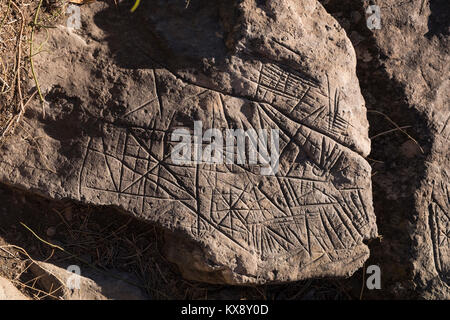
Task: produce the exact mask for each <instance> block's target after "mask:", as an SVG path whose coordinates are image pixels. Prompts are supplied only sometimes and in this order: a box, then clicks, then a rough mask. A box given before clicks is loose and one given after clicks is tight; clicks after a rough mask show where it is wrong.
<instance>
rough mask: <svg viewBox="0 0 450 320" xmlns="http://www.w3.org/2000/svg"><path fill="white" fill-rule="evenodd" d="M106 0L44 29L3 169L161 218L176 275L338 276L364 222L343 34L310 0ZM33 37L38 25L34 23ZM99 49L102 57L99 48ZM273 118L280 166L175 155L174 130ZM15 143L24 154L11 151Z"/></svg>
mask: <svg viewBox="0 0 450 320" xmlns="http://www.w3.org/2000/svg"><path fill="white" fill-rule="evenodd" d="M125 12H126V11H125V9H124V8H121V7H120V6H119V10H116V8H110V7H108V6H105V5H104V4H103V3H97V4H93V5H92V6H90V7H89V9H86V10H83V17H82V18H83V21H87V23H83V28H82V29H81V30H79V31H76V32H74V31H69V30H68V29H67V28H66V27H65V26H59V27H58V28H56V29H52V30H50V31H49V34H50V36H49V40H48V42H47V49H48V50H47V51H45V52H42V53H41V54H40V55H38V56H36V59H35V63H36V68H37V71H38V74H39V77H40V79H39V80H40V83H41V86H42V89H43V91H44V92H45V96H46V100H47V101H48V106H46V108H45V109H44V111H45V115H44V114H43V112H42V109H41V106H40V105H39V104H38V103H36V102H35V101H33V102H32V103H30V106H29V108H28V110H27V113H26V118H25V121H24V122H23V125H22V127H21V129H20V130H18V131H17V133H16V135H15V136H12V137H10V140H9V143H8V144H6V145H4V146H3V147H2V149H1V151H0V152H1V162H0V180H1V181H2V182H4V183H7V184H9V185H14V186H17V187H21V188H24V189H27V190H29V191H31V192H36V193H39V194H41V195H44V196H46V197H50V198H55V199H74V200H76V201H80V202H83V203H88V204H93V205H105V206H114V207H116V208H119V209H121V210H123V211H125V212H127V213H130V214H132V215H134V216H136V217H138V218H140V219H142V220H145V221H149V222H153V223H157V224H158V225H159V226H161V227H163V228H164V229H165V230H167V236H166V241H165V254H166V256H167V258H168V259H169V260H170V261H172V262H174V263H176V264H177V265H178V267H179V268H180V271H181V272H182V273H183V275H184V276H185V277H186V278H189V279H195V280H200V281H206V282H211V283H229V284H243V283H265V282H274V281H277V282H280V281H293V280H300V279H306V278H312V277H325V276H349V275H351V274H352V273H353V272H354V271H356V270H357V269H358V268H360V267H361V266H362V264H363V263H364V261H365V260H366V259H367V257H368V255H369V252H368V248H367V246H366V245H365V244H364V243H363V241H364V240H368V239H371V238H374V237H376V236H377V228H376V223H375V215H374V212H373V207H372V195H371V168H370V166H369V164H368V163H367V162H366V160H365V159H364V157H365V156H367V155H368V154H369V152H370V140H369V139H368V123H367V120H366V109H365V107H364V100H363V98H362V95H361V93H360V90H359V84H358V80H357V78H356V74H355V67H356V59H355V54H354V50H353V47H352V45H351V43H350V41H349V40H348V38H347V37H346V34H345V32H344V31H343V29H342V28H341V27H340V26H339V25H338V23H337V22H336V21H335V20H334V19H333V18H332V17H331V16H330V15H328V14H327V13H326V11H325V10H324V9H323V7H322V6H321V5H320V4H319V3H318V2H317V1H316V0H302V1H283V2H281V1H266V2H265V3H264V4H260V2H259V1H253V0H245V1H218V2H217V3H212V2H211V1H200V0H199V1H191V2H190V6H189V8H188V9H186V8H185V5H184V2H183V1H149V2H145V3H143V4H142V5H141V7H140V8H139V10H138V11H137V12H136V13H135V16H134V17H133V18H132V19H130V18H128V17H127V15H126V13H125ZM40 37H41V38H42V39H44V38H45V35H44V34H41V35H40ZM106 57H109V58H106ZM194 121H202V123H203V128H204V129H206V128H217V129H219V130H221V131H223V130H226V129H243V130H249V129H256V130H258V129H278V130H279V137H280V141H279V149H280V157H279V170H278V172H277V173H276V174H275V175H261V169H262V168H261V166H260V165H250V164H206V163H196V164H186V165H179V164H175V163H173V162H172V160H171V151H172V150H173V147H174V142H171V133H172V132H173V131H174V130H175V129H177V128H187V129H188V130H190V131H192V130H193V126H194ZM17 155H23V156H21V157H17Z"/></svg>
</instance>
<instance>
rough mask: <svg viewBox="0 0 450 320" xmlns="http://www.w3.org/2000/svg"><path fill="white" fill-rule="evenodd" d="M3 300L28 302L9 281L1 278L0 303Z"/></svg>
mask: <svg viewBox="0 0 450 320" xmlns="http://www.w3.org/2000/svg"><path fill="white" fill-rule="evenodd" d="M1 300H28V298H27V297H26V296H25V295H24V294H23V293H22V292H20V291H19V289H17V288H16V287H15V286H14V285H13V284H12V283H11V282H10V281H9V280H8V279H5V278H3V277H0V301H1Z"/></svg>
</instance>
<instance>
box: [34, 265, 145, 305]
mask: <svg viewBox="0 0 450 320" xmlns="http://www.w3.org/2000/svg"><path fill="white" fill-rule="evenodd" d="M30 271H31V272H32V273H33V274H34V275H35V276H36V278H37V279H38V281H39V283H40V284H41V285H42V287H43V288H44V289H45V290H47V291H48V292H50V293H51V296H52V297H55V298H59V299H62V300H147V299H148V297H146V295H145V294H144V293H143V292H142V290H141V289H140V288H139V287H138V286H137V285H136V284H137V283H138V282H139V281H138V280H137V279H135V277H133V276H132V275H130V274H127V273H124V272H113V273H111V272H109V273H106V274H103V273H99V272H96V271H90V272H85V270H82V273H81V275H80V276H79V277H78V278H76V280H75V278H74V275H73V274H72V273H70V272H69V271H67V270H66V269H64V268H61V267H59V266H56V265H54V264H51V263H47V262H40V261H35V263H33V264H32V265H31V266H30ZM78 281H79V282H78ZM75 283H78V284H79V288H69V285H70V286H73V285H74V284H75Z"/></svg>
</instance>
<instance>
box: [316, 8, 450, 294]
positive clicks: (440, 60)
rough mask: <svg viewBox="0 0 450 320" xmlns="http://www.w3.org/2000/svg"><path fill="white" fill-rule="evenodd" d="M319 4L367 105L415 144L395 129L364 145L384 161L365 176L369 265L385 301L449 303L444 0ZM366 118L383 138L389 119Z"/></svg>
mask: <svg viewBox="0 0 450 320" xmlns="http://www.w3.org/2000/svg"><path fill="white" fill-rule="evenodd" d="M321 2H322V3H323V4H324V5H325V7H326V9H327V11H328V12H330V13H331V14H333V16H335V17H337V18H338V19H339V21H340V23H341V25H343V26H344V25H345V28H346V31H347V33H348V34H349V35H350V38H351V39H352V42H353V45H354V46H355V49H356V52H357V55H358V64H359V68H358V77H359V79H360V82H361V87H362V88H363V94H364V97H365V98H366V102H367V106H368V108H369V109H372V110H375V111H376V112H379V111H381V112H383V113H384V114H386V115H388V116H389V117H390V119H394V121H395V122H396V123H397V124H399V125H400V126H402V125H409V126H411V128H408V130H407V131H408V132H409V133H410V134H411V135H412V136H413V137H414V138H415V139H417V140H418V142H419V145H420V146H421V148H418V146H417V144H416V143H415V142H413V141H412V140H411V139H410V138H407V137H406V136H402V135H403V134H400V133H399V136H402V137H401V139H399V136H395V135H386V136H385V137H383V138H382V139H381V140H383V139H385V141H384V142H383V141H380V139H379V138H376V139H374V140H372V151H373V153H372V154H371V155H370V157H372V158H374V159H378V160H381V161H382V162H383V163H382V164H380V165H374V171H375V172H377V173H378V174H377V175H375V176H374V177H373V184H374V203H375V211H376V214H377V223H378V227H379V231H380V233H381V235H382V236H383V240H382V241H381V242H380V244H378V245H372V246H371V261H369V262H368V263H369V264H371V263H374V264H380V265H381V269H382V279H383V293H384V294H385V295H387V296H388V297H390V298H427V299H449V298H450V291H449V277H450V269H449V268H450V267H449V266H450V254H449V249H450V239H449V235H450V220H449V218H450V217H449V212H450V210H449V209H450V208H449V201H450V198H449V196H450V194H449V164H450V163H449V155H450V154H449V147H448V145H449V133H450V125H449V122H450V108H449V100H450V99H449V94H450V90H449V89H450V88H449V62H450V61H449V60H450V56H449V35H450V24H449V21H450V17H449V10H448V6H449V4H448V1H445V0H443V1H441V0H412V1H394V0H383V1H381V0H379V1H378V0H377V1H366V0H364V1H352V0H344V1H343V0H323V1H321ZM369 5H378V6H379V7H380V11H381V12H380V13H381V29H380V30H372V31H369V29H368V28H367V27H366V19H365V18H368V16H369V15H368V14H366V16H365V18H364V12H365V11H366V9H367V7H368V6H369ZM349 8H351V9H349ZM347 10H348V11H347ZM357 16H360V18H359V20H361V21H360V22H359V26H358V19H355V17H357ZM377 87H378V88H377ZM379 119H381V120H379ZM369 120H371V127H372V128H373V127H375V131H373V133H372V135H373V136H375V135H376V134H379V133H380V132H383V130H381V129H380V128H377V127H379V126H378V124H379V121H385V122H388V121H387V120H386V119H384V118H383V116H382V115H381V114H380V113H377V114H374V115H373V117H370V118H369ZM372 121H373V122H372ZM389 125H390V127H391V128H392V123H390V124H389ZM388 129H389V127H388ZM405 140H406V141H405ZM402 141H403V142H402ZM396 146H398V147H397V148H396Z"/></svg>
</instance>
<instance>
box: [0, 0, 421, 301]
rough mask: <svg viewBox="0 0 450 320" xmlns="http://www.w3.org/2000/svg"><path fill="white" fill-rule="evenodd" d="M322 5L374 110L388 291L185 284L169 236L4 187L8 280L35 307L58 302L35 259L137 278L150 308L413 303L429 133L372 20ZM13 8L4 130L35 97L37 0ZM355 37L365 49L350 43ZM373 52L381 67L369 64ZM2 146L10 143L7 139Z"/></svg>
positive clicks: (2, 12) (325, 284)
mask: <svg viewBox="0 0 450 320" xmlns="http://www.w3.org/2000/svg"><path fill="white" fill-rule="evenodd" d="M322 2H323V3H324V6H325V7H326V9H327V10H328V12H330V13H331V14H332V15H334V16H335V17H336V18H337V19H338V20H339V21H340V22H341V24H342V26H343V27H344V28H345V29H346V31H347V34H349V35H350V38H351V40H352V41H353V43H354V46H355V48H356V52H357V55H358V70H357V72H358V77H359V79H360V85H361V89H362V93H363V95H364V98H365V100H366V104H367V108H368V109H369V113H368V119H369V122H370V136H371V137H372V153H371V155H370V156H369V161H370V163H371V165H372V168H373V192H374V206H375V212H376V214H377V223H378V226H379V232H380V234H381V235H382V237H380V238H379V239H377V240H374V241H372V242H371V243H369V247H370V250H371V258H370V259H369V261H367V263H366V264H367V265H370V264H377V265H380V267H381V269H382V270H383V275H382V290H379V291H369V290H367V289H364V287H365V285H364V283H365V278H364V274H363V270H359V271H358V272H356V273H355V274H354V275H353V276H352V277H351V278H349V279H317V280H309V281H301V282H295V283H291V284H283V285H264V286H249V287H231V286H217V285H214V286H213V285H207V284H202V283H195V282H190V281H186V280H183V279H182V278H181V276H180V274H179V271H178V270H177V268H176V266H174V265H172V264H170V263H169V262H167V261H166V260H165V259H164V257H163V256H162V255H161V254H160V248H161V245H162V241H163V240H162V238H163V237H162V230H159V229H158V228H157V227H156V226H153V225H149V224H146V223H142V222H139V221H135V220H134V219H133V218H130V217H128V216H126V215H125V214H122V213H120V212H118V211H117V210H115V209H113V208H107V207H105V208H99V207H88V206H84V205H80V204H78V203H74V202H56V201H50V200H48V199H44V198H40V197H39V196H36V195H31V194H29V193H26V192H24V191H21V190H17V189H14V188H11V187H9V186H6V185H0V276H4V277H7V278H9V279H11V280H12V281H13V283H14V284H15V285H16V286H17V287H18V288H19V289H20V290H21V291H23V292H24V293H25V294H26V295H28V296H29V297H31V298H33V299H57V298H58V297H56V296H54V294H53V293H52V292H46V291H45V290H44V289H43V288H42V287H41V286H40V284H39V282H38V281H37V280H38V279H36V278H35V277H34V275H33V274H32V273H31V272H30V271H29V269H28V267H29V265H30V262H31V261H32V260H40V261H47V262H51V263H54V264H60V263H63V262H64V263H70V264H80V265H81V266H82V268H91V267H92V266H95V267H96V268H99V269H101V270H104V272H105V273H108V270H112V269H115V270H120V271H125V272H129V273H132V274H134V275H135V276H136V277H137V278H138V279H140V286H141V287H142V288H143V289H144V290H145V292H146V293H147V294H148V296H149V297H150V298H151V299H269V300H277V299H283V300H284V299H300V300H301V299H306V300H310V299H330V300H335V299H338V300H341V299H342V300H354V299H372V298H374V299H385V298H397V297H402V298H405V297H414V293H413V292H414V291H413V289H414V288H413V284H412V279H411V275H410V272H411V265H410V262H409V261H410V253H409V248H410V241H411V240H410V239H409V235H408V232H407V230H408V224H409V223H410V222H413V221H414V216H415V214H414V190H415V188H416V187H417V185H418V183H419V181H420V178H421V172H423V166H424V161H425V157H426V154H427V152H428V150H427V145H429V143H428V142H429V141H428V140H427V139H428V133H427V130H426V129H425V127H424V126H423V124H422V122H421V121H420V120H421V119H420V118H418V116H417V115H415V114H414V113H413V112H411V111H410V110H408V105H407V103H406V101H405V100H404V95H403V94H402V88H399V87H398V86H397V84H396V83H395V81H393V80H392V79H389V78H388V77H387V75H386V73H385V72H384V71H383V69H382V67H381V62H382V60H383V57H382V56H380V54H379V53H378V50H377V48H376V47H375V45H374V41H373V40H372V39H371V36H370V33H369V32H368V30H367V28H366V27H365V21H364V19H361V20H360V21H358V22H355V19H354V12H360V14H361V15H362V16H363V15H364V12H363V11H361V7H360V5H357V4H355V3H356V2H355V1H343V4H342V5H340V6H337V5H336V2H333V1H331V2H330V4H328V3H329V1H322ZM344 2H345V3H344ZM14 3H17V4H18V8H21V9H22V10H23V11H22V12H23V14H24V19H25V21H27V22H28V24H26V26H25V27H24V31H23V36H22V37H19V36H18V33H20V32H21V31H20V29H21V22H20V19H21V18H20V15H19V12H18V10H14V9H15V8H14V7H13V5H11V1H8V0H0V36H1V39H2V41H1V42H0V43H1V44H0V57H1V59H2V60H1V66H0V67H1V68H3V69H1V72H0V76H1V78H2V81H3V82H4V83H7V84H8V85H4V84H3V85H2V81H0V89H1V90H2V91H1V93H2V94H1V95H0V128H2V130H4V129H5V128H6V127H7V125H8V123H9V121H11V119H13V117H14V116H17V115H18V114H20V103H22V104H24V103H26V100H27V99H28V98H29V97H30V96H32V95H33V91H31V92H27V91H24V92H22V97H20V95H19V93H18V92H17V84H19V83H20V82H21V81H32V74H31V72H30V65H29V52H28V50H29V48H27V46H28V42H27V41H28V40H29V38H30V32H31V30H32V29H33V24H31V26H30V24H29V22H30V21H32V19H33V16H34V15H33V13H35V10H36V7H37V3H38V1H34V2H33V3H32V4H31V5H26V3H25V1H15V2H14ZM344 4H345V5H344ZM111 5H113V1H111ZM62 8H63V7H61V3H60V2H58V1H56V2H55V1H49V0H48V1H44V6H43V7H42V9H41V18H40V20H39V26H35V27H36V28H41V29H42V28H43V26H47V27H48V24H51V23H57V21H58V20H59V19H63V18H64V16H63V14H62V13H61V12H63V11H62ZM343 8H344V9H343ZM2 19H3V20H2ZM2 21H5V22H4V23H2ZM354 32H357V33H358V34H359V35H361V36H362V37H363V40H361V38H356V37H355V36H353V38H352V34H353V35H355V33H354ZM19 38H20V40H17V39H19ZM5 39H7V40H6V41H5ZM8 39H10V40H8ZM18 43H21V44H22V57H21V59H18V51H17V50H18ZM367 53H369V55H370V56H371V57H373V58H372V59H370V60H369V59H367ZM17 65H21V66H22V68H18V67H17ZM14 70H15V72H12V71H14ZM17 70H22V77H23V78H22V79H19V80H17V77H16V76H15V73H17ZM19 77H20V74H19ZM7 87H8V88H9V89H7ZM5 90H6V91H5ZM35 98H37V97H35ZM393 123H395V124H396V125H397V126H400V127H405V130H407V132H408V133H409V135H410V136H411V137H414V138H415V139H417V143H418V144H419V145H420V146H422V147H423V152H422V151H421V150H420V148H418V146H417V143H416V142H414V141H412V140H411V137H408V136H407V135H405V134H404V133H402V132H401V131H399V130H396V126H395V125H394V124H393ZM393 129H394V130H393ZM7 134H9V133H7ZM6 138H7V137H6ZM2 140H3V143H7V139H6V140H4V139H2ZM56 246H57V247H56ZM59 247H61V248H64V251H62V250H60V249H59Z"/></svg>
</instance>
